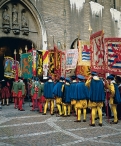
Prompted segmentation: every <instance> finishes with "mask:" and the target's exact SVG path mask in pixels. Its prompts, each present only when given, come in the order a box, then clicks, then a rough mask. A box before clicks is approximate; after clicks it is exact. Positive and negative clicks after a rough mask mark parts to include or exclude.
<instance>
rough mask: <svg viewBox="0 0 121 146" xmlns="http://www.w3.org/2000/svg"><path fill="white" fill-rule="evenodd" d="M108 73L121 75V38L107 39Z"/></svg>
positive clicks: (106, 60)
mask: <svg viewBox="0 0 121 146" xmlns="http://www.w3.org/2000/svg"><path fill="white" fill-rule="evenodd" d="M104 43H105V51H106V56H105V58H106V59H105V62H106V72H108V73H110V74H116V75H121V38H105V39H104Z"/></svg>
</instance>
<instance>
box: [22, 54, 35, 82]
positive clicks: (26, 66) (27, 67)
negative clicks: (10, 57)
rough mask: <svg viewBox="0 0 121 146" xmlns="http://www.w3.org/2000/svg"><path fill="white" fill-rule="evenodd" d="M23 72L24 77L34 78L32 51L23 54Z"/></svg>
mask: <svg viewBox="0 0 121 146" xmlns="http://www.w3.org/2000/svg"><path fill="white" fill-rule="evenodd" d="M20 62H21V72H22V75H21V76H22V77H23V78H24V79H28V78H32V76H33V73H32V53H24V54H21V58H20Z"/></svg>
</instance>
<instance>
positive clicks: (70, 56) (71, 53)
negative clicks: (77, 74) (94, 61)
mask: <svg viewBox="0 0 121 146" xmlns="http://www.w3.org/2000/svg"><path fill="white" fill-rule="evenodd" d="M77 60H78V49H69V50H67V51H66V70H68V69H75V68H76V65H77Z"/></svg>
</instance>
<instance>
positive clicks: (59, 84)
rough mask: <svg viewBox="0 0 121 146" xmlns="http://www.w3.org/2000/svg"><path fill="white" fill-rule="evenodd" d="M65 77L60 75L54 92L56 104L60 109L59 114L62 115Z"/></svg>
mask: <svg viewBox="0 0 121 146" xmlns="http://www.w3.org/2000/svg"><path fill="white" fill-rule="evenodd" d="M64 79H65V78H64V77H60V79H59V81H58V82H57V83H56V84H55V86H54V89H53V94H54V96H55V100H56V106H57V108H58V111H59V115H60V116H61V115H62V109H61V103H62V91H61V89H62V86H63V84H64V82H63V80H64Z"/></svg>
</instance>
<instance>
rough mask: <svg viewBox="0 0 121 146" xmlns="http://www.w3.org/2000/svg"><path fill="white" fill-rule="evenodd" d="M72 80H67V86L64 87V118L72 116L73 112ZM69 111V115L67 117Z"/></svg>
mask: <svg viewBox="0 0 121 146" xmlns="http://www.w3.org/2000/svg"><path fill="white" fill-rule="evenodd" d="M70 83H71V80H70V78H65V84H64V85H63V86H62V105H63V110H64V115H63V116H64V117H67V116H70V112H71V96H70V93H71V90H70ZM67 110H68V115H67Z"/></svg>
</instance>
